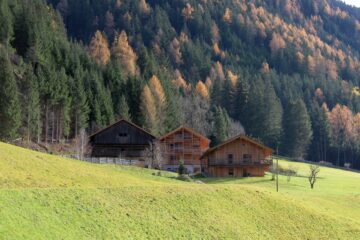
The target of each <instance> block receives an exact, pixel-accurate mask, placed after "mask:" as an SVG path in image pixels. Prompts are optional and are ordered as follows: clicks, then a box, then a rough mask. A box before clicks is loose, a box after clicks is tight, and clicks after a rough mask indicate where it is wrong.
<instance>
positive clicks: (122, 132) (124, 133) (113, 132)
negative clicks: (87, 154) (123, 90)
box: [90, 120, 155, 145]
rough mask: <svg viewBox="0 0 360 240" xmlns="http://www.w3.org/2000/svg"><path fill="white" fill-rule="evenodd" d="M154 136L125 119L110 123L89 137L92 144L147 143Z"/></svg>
mask: <svg viewBox="0 0 360 240" xmlns="http://www.w3.org/2000/svg"><path fill="white" fill-rule="evenodd" d="M154 139H155V137H154V136H153V135H151V134H150V133H148V132H146V131H145V130H144V129H142V128H140V127H138V126H136V125H134V124H132V123H130V122H128V121H126V120H120V121H119V122H117V123H115V124H113V125H110V126H109V127H107V128H105V129H103V130H100V131H99V132H97V133H95V134H94V135H92V136H91V137H90V142H91V143H92V144H93V145H148V144H149V143H150V142H151V141H153V140H154Z"/></svg>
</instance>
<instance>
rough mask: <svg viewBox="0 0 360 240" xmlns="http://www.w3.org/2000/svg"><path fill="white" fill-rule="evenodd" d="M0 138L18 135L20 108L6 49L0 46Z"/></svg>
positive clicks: (9, 138)
mask: <svg viewBox="0 0 360 240" xmlns="http://www.w3.org/2000/svg"><path fill="white" fill-rule="evenodd" d="M0 66H1V67H0V83H1V84H0V126H1V127H0V139H2V140H11V139H13V138H15V137H17V135H18V130H19V127H20V125H21V109H20V103H19V97H18V88H17V84H16V80H15V77H14V74H13V69H12V66H11V63H10V61H9V58H8V53H7V52H6V50H5V49H4V48H3V47H1V46H0Z"/></svg>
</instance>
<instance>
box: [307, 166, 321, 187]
mask: <svg viewBox="0 0 360 240" xmlns="http://www.w3.org/2000/svg"><path fill="white" fill-rule="evenodd" d="M319 172H320V167H319V166H317V165H310V175H309V183H310V186H311V189H313V188H314V184H315V182H316V180H317V178H318V174H319Z"/></svg>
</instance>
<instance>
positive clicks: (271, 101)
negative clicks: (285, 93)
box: [259, 81, 283, 148]
mask: <svg viewBox="0 0 360 240" xmlns="http://www.w3.org/2000/svg"><path fill="white" fill-rule="evenodd" d="M265 89H266V90H265V94H264V99H263V102H264V109H263V110H264V113H263V114H262V116H263V119H262V122H261V123H262V124H260V125H259V127H262V128H263V129H266V131H262V132H261V133H260V136H259V137H260V138H261V140H262V141H263V142H264V143H265V144H267V145H268V146H271V147H273V148H276V147H277V146H278V145H279V143H280V140H281V134H282V117H283V108H282V105H281V102H280V99H279V98H278V97H277V96H276V93H275V90H274V88H273V86H272V85H271V83H270V82H269V81H267V82H265Z"/></svg>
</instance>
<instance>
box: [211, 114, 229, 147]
mask: <svg viewBox="0 0 360 240" xmlns="http://www.w3.org/2000/svg"><path fill="white" fill-rule="evenodd" d="M229 128H230V120H229V116H228V114H227V112H226V110H225V109H224V108H222V107H215V109H214V137H215V139H214V140H215V143H214V145H217V144H220V143H222V142H224V141H225V140H226V139H227V138H228V136H229Z"/></svg>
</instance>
